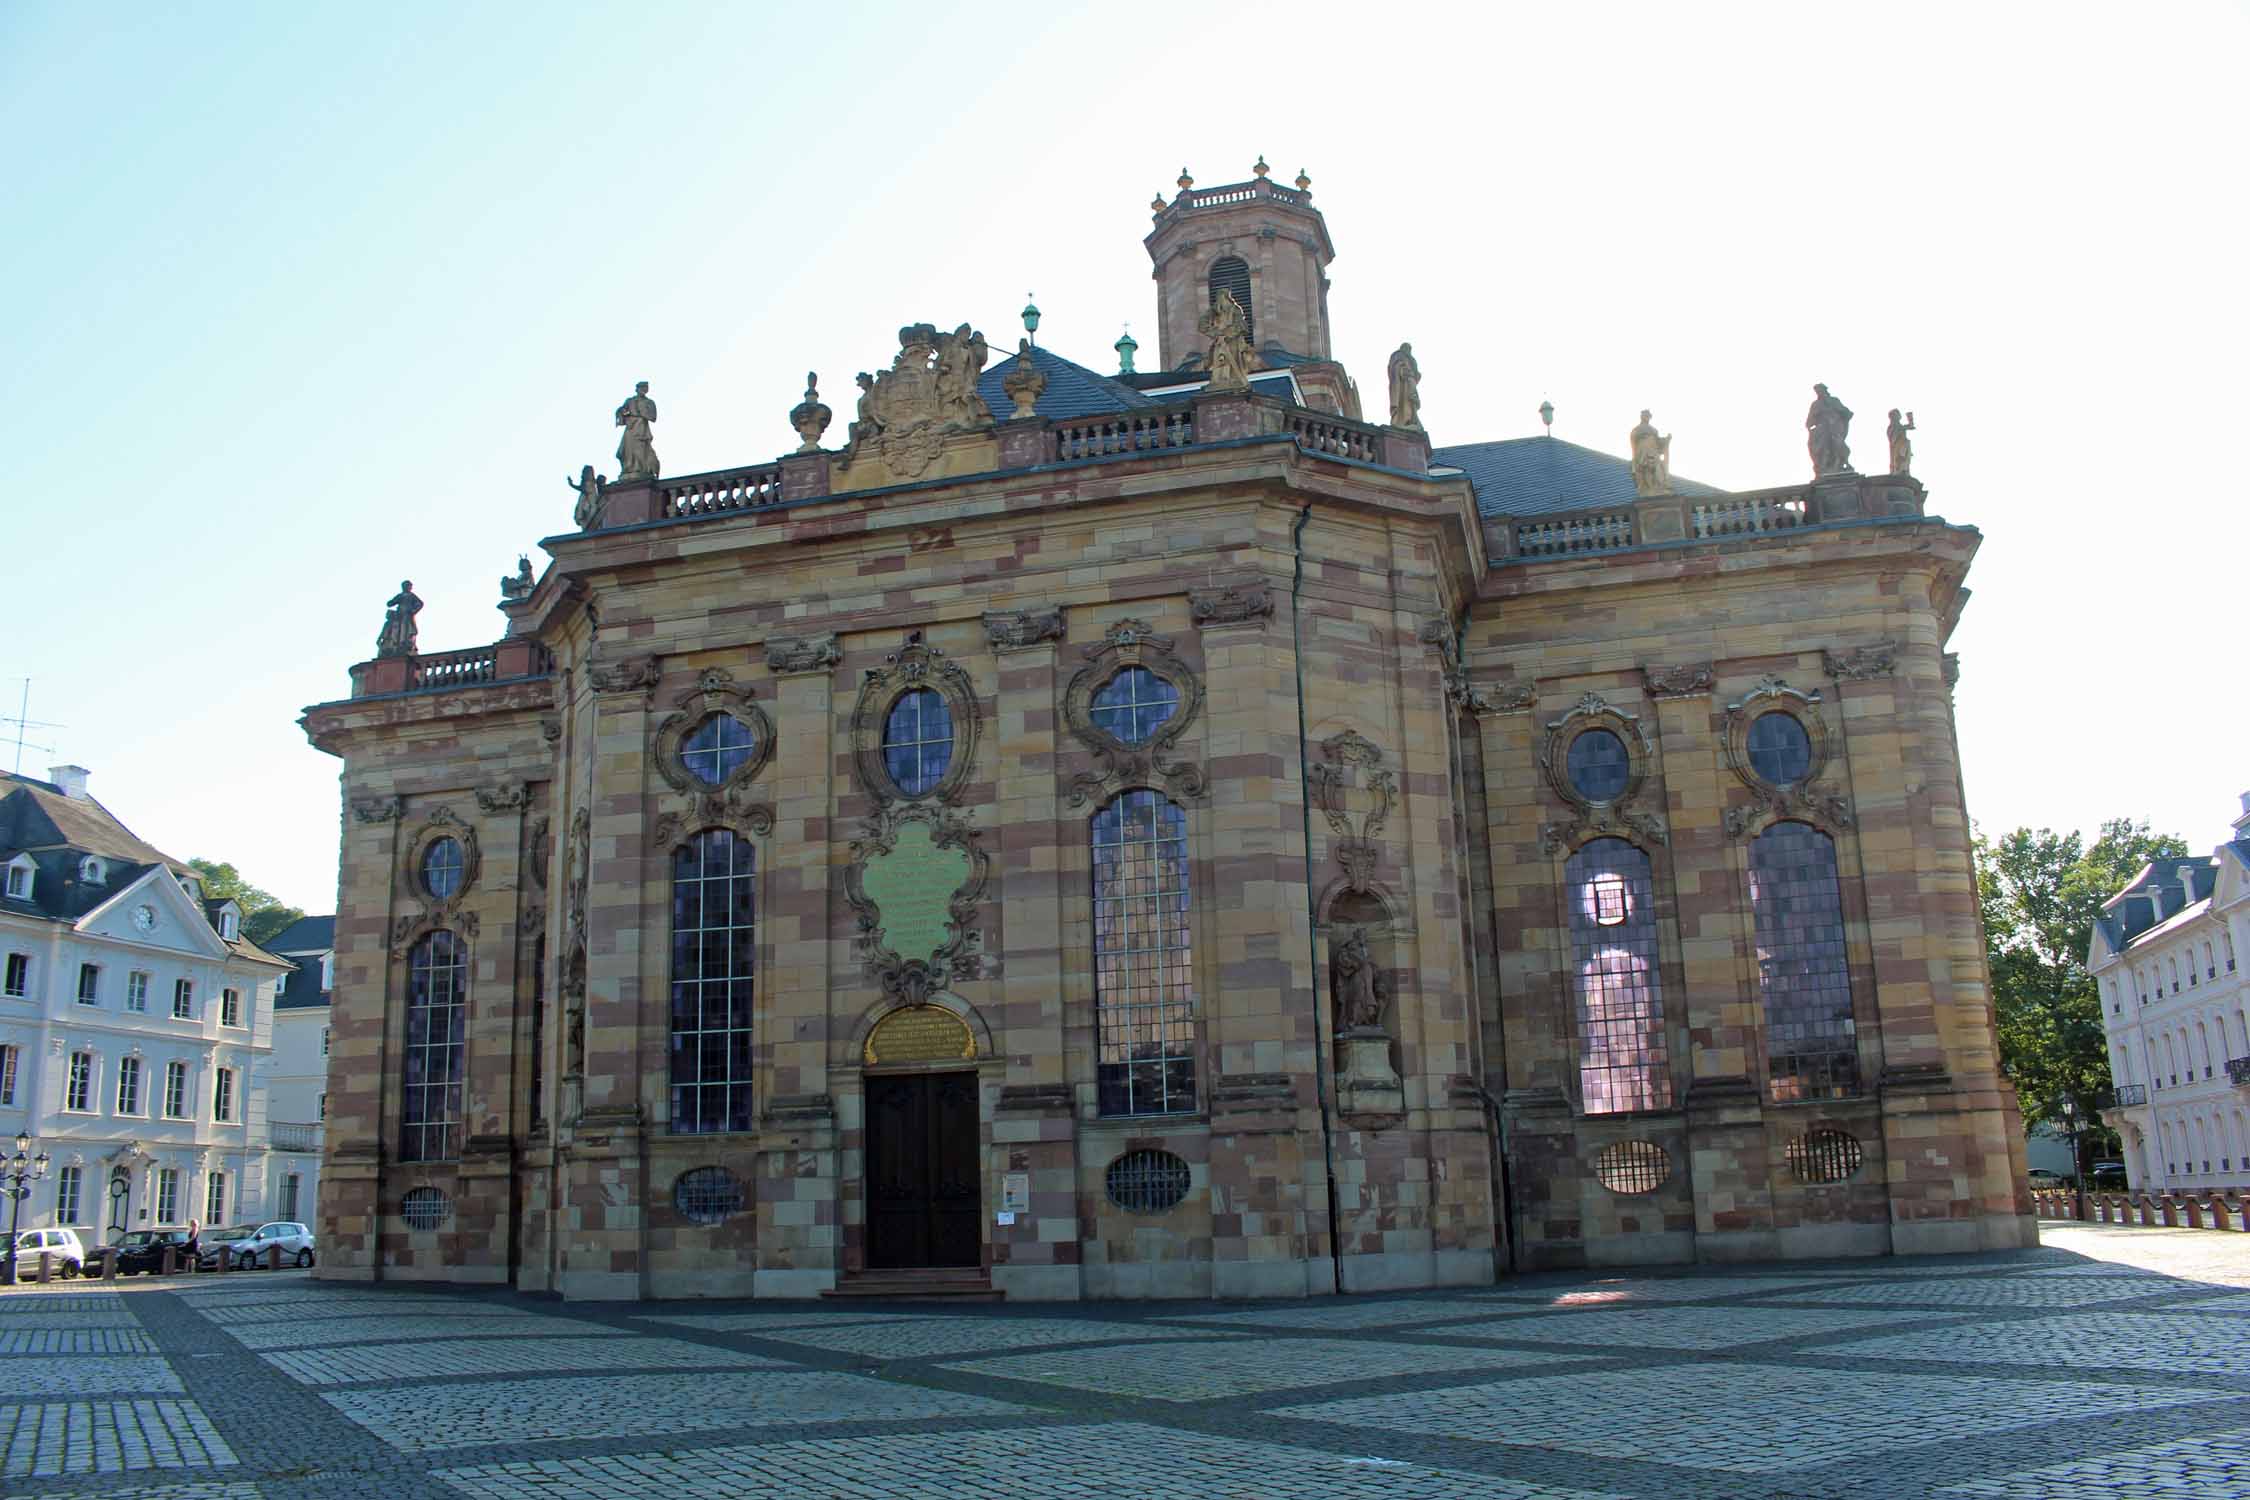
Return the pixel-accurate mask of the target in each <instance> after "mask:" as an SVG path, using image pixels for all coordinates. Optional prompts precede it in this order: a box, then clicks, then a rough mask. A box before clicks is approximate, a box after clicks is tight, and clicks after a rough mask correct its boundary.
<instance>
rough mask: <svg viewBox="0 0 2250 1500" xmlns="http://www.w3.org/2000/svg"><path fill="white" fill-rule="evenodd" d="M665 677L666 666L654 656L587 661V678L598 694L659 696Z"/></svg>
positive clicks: (644, 697)
mask: <svg viewBox="0 0 2250 1500" xmlns="http://www.w3.org/2000/svg"><path fill="white" fill-rule="evenodd" d="M663 677H664V665H663V663H661V662H659V661H658V660H657V659H656V658H655V657H653V656H628V657H625V658H623V659H622V660H618V661H590V662H588V663H586V681H587V682H588V683H589V684H591V685H592V687H593V689H594V691H595V692H597V693H620V694H622V693H639V694H640V695H641V696H642V698H643V699H647V698H651V697H653V696H655V693H656V685H657V683H658V682H660V681H662V680H663Z"/></svg>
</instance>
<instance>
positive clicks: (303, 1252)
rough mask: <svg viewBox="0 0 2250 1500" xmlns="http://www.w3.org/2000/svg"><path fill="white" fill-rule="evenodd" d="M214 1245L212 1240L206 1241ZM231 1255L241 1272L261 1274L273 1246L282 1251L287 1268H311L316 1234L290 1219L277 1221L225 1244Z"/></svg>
mask: <svg viewBox="0 0 2250 1500" xmlns="http://www.w3.org/2000/svg"><path fill="white" fill-rule="evenodd" d="M204 1243H205V1244H206V1245H208V1244H209V1243H210V1241H209V1240H208V1239H206V1240H205V1241H204ZM225 1244H226V1249H227V1253H228V1254H230V1255H232V1256H233V1257H234V1264H235V1266H236V1268H237V1269H240V1270H244V1271H252V1270H259V1269H262V1268H263V1267H264V1266H265V1263H266V1251H267V1250H268V1249H269V1248H271V1247H272V1246H275V1245H279V1246H280V1247H281V1263H282V1264H283V1265H285V1266H309V1265H311V1264H312V1263H313V1236H312V1230H311V1229H309V1228H308V1227H306V1226H305V1225H303V1224H299V1223H296V1222H294V1221H293V1220H288V1219H275V1220H272V1221H271V1222H269V1223H265V1224H260V1225H259V1226H258V1227H257V1228H256V1229H254V1230H252V1231H251V1232H250V1233H249V1234H247V1235H245V1236H244V1237H243V1238H241V1239H229V1240H227V1241H226V1242H225Z"/></svg>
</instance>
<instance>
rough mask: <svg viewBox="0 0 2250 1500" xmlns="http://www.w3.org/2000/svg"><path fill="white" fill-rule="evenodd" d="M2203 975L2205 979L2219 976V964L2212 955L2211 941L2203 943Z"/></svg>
mask: <svg viewBox="0 0 2250 1500" xmlns="http://www.w3.org/2000/svg"><path fill="white" fill-rule="evenodd" d="M2203 977H2204V978H2205V979H2216V978H2218V977H2219V966H2218V964H2217V963H2216V962H2214V961H2213V959H2212V957H2211V945H2210V944H2209V943H2205V944H2204V945H2203Z"/></svg>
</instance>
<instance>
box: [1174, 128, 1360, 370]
mask: <svg viewBox="0 0 2250 1500" xmlns="http://www.w3.org/2000/svg"><path fill="white" fill-rule="evenodd" d="M1270 170H1271V168H1269V167H1267V165H1266V162H1265V158H1264V157H1262V156H1261V157H1260V158H1258V164H1257V165H1256V166H1254V167H1252V168H1251V169H1250V171H1251V174H1252V175H1251V178H1250V180H1249V181H1248V182H1237V183H1232V184H1229V185H1228V186H1226V187H1214V188H1198V187H1197V186H1196V185H1195V179H1194V178H1192V177H1190V176H1189V175H1188V174H1187V169H1186V168H1184V167H1183V168H1181V170H1180V183H1179V187H1180V190H1179V194H1178V196H1176V197H1174V198H1173V200H1172V201H1171V202H1170V203H1166V202H1165V201H1164V199H1163V196H1162V195H1161V194H1159V195H1158V197H1157V199H1156V201H1155V202H1154V203H1153V204H1151V205H1150V207H1151V208H1152V209H1153V210H1154V211H1155V216H1156V225H1155V227H1154V228H1152V229H1151V230H1149V233H1148V238H1147V239H1146V240H1144V241H1142V243H1143V244H1145V245H1146V246H1147V247H1148V258H1149V260H1150V262H1151V263H1152V264H1153V265H1154V266H1155V270H1154V272H1153V273H1152V274H1153V275H1154V277H1155V280H1156V321H1157V329H1158V345H1157V360H1158V363H1159V364H1161V365H1162V366H1163V368H1164V369H1166V370H1176V369H1179V368H1180V367H1181V365H1182V364H1183V363H1186V362H1188V361H1190V360H1193V361H1194V363H1195V364H1196V365H1200V364H1201V363H1202V357H1203V350H1204V338H1203V335H1202V334H1201V333H1199V332H1198V331H1197V330H1196V323H1197V321H1198V320H1199V319H1200V318H1202V316H1203V314H1204V313H1205V312H1206V311H1208V310H1209V309H1210V307H1211V305H1212V303H1213V302H1215V301H1216V300H1217V299H1218V293H1219V291H1220V290H1222V289H1223V290H1225V291H1228V292H1230V293H1232V294H1233V296H1234V300H1235V301H1236V302H1238V303H1240V304H1241V306H1242V310H1243V312H1244V313H1245V314H1247V315H1248V317H1249V320H1250V346H1251V348H1252V350H1253V351H1255V352H1256V354H1257V356H1258V358H1257V365H1258V367H1259V368H1261V369H1269V368H1272V367H1273V366H1274V365H1275V364H1276V363H1280V362H1278V361H1275V360H1272V359H1270V358H1269V357H1268V352H1269V351H1271V350H1273V349H1275V348H1279V349H1280V350H1282V351H1284V352H1286V353H1288V354H1292V355H1295V356H1296V360H1292V361H1287V363H1291V364H1295V363H1297V362H1300V361H1306V360H1318V361H1323V362H1325V361H1327V360H1328V359H1329V348H1328V263H1329V262H1330V261H1332V260H1334V259H1335V258H1336V248H1335V246H1333V245H1331V244H1330V243H1329V242H1328V225H1327V223H1326V222H1325V221H1324V220H1323V219H1322V218H1321V216H1320V210H1319V209H1316V208H1314V207H1313V206H1312V179H1311V178H1309V177H1307V176H1306V175H1305V174H1304V173H1303V172H1299V173H1298V174H1297V181H1296V185H1295V186H1294V187H1285V186H1283V185H1282V184H1280V183H1277V182H1274V181H1273V180H1272V179H1271V178H1269V177H1268V176H1267V173H1268V172H1269V171H1270Z"/></svg>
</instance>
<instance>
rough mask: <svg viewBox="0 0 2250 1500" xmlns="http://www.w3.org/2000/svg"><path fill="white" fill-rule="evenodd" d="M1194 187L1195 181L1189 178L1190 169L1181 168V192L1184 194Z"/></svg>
mask: <svg viewBox="0 0 2250 1500" xmlns="http://www.w3.org/2000/svg"><path fill="white" fill-rule="evenodd" d="M1194 186H1195V179H1194V178H1192V177H1190V176H1188V169H1187V168H1185V167H1182V168H1180V191H1181V192H1183V193H1184V192H1186V191H1187V190H1188V189H1189V188H1192V187H1194Z"/></svg>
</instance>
